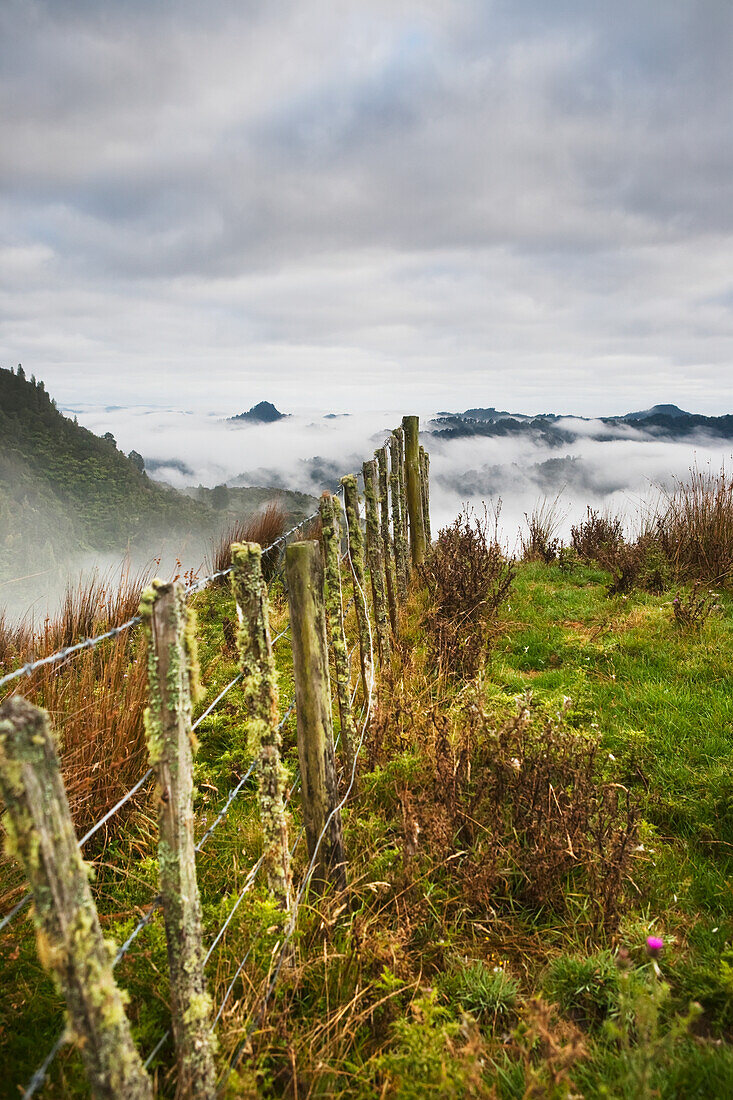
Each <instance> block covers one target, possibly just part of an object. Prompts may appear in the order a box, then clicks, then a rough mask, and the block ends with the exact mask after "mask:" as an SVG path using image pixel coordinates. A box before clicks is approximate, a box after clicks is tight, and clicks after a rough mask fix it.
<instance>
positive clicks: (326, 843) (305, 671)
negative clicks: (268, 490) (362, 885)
mask: <svg viewBox="0 0 733 1100" xmlns="http://www.w3.org/2000/svg"><path fill="white" fill-rule="evenodd" d="M285 576H286V579H287V585H288V602H289V604H290V633H291V635H292V639H293V669H294V672H295V713H296V716H297V720H298V759H299V761H300V774H301V777H302V780H303V817H304V818H305V835H306V840H307V842H308V854H309V855H310V857H311V859H313V858H314V856H315V863H314V883H315V884H316V888H317V889H322V888H323V886H324V885H325V884H326V883H327V882H331V883H332V884H333V885H334V886H335V887H337V888H344V887H345V886H346V861H345V855H344V843H343V834H342V829H341V812H340V810H339V811H336V806H337V805H338V791H337V787H336V762H335V758H334V751H333V721H332V718H331V688H330V683H329V675H328V649H327V644H326V615H325V610H324V602H323V562H322V560H321V551H320V547H319V546H318V544H317V543H315V542H311V541H309V542H292V543H291V544H290V545H289V546H288V548H287V549H286V551H285ZM334 811H336V812H334ZM319 840H320V846H318V845H319ZM317 846H318V851H317V854H316V847H317Z"/></svg>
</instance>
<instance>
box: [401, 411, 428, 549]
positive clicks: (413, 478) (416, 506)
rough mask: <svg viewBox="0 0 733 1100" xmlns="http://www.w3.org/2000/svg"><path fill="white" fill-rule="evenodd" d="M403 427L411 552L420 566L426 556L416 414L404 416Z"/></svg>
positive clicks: (418, 426) (418, 423)
mask: <svg viewBox="0 0 733 1100" xmlns="http://www.w3.org/2000/svg"><path fill="white" fill-rule="evenodd" d="M402 427H403V430H404V433H405V480H406V482H407V514H408V516H409V519H410V554H411V556H412V564H413V566H418V565H420V564H421V563H422V561H423V559H424V558H425V520H424V519H423V510H422V477H421V476H420V421H419V419H418V417H416V416H403V418H402Z"/></svg>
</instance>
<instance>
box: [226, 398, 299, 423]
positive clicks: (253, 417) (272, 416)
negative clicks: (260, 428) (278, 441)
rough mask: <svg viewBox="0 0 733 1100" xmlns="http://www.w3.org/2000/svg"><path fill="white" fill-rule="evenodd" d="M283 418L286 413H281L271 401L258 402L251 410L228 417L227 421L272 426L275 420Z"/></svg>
mask: <svg viewBox="0 0 733 1100" xmlns="http://www.w3.org/2000/svg"><path fill="white" fill-rule="evenodd" d="M285 416H286V413H281V412H280V410H279V409H276V408H275V406H274V405H273V404H272V402H271V401H260V402H259V403H258V404H257V405H253V406H252V408H251V409H248V410H247V412H243V413H239V414H238V415H237V416H230V417H229V421H230V422H236V421H240V422H241V421H244V422H245V423H247V424H274V423H275V421H276V420H284V419H285Z"/></svg>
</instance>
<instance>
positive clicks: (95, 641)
mask: <svg viewBox="0 0 733 1100" xmlns="http://www.w3.org/2000/svg"><path fill="white" fill-rule="evenodd" d="M336 492H337V493H338V492H340V488H339V489H337V490H336ZM318 514H319V513H318V512H317V511H316V512H312V513H311V514H310V515H309V516H306V517H305V519H302V520H300V522H299V523H296V524H295V526H294V527H291V528H290V530H289V531H286V532H285V534H284V535H280V537H279V538H276V539H275V540H274V542H271V543H270V545H269V546H265V547H263V548H262V554H267V553H268V551H270V550H274V549H275V547H276V546H279V544H280V543H281V542H284V541H285V540H286V539H289V538H290V536H291V535H293V534H295V532H296V531H298V530H299V529H300V528H301V527H304V526H305V525H306V523H310V522H311V520H314V519H316V517H317V516H318ZM232 568H233V567H232V566H231V565H230V566H229V567H228V568H227V569H220V570H218V571H217V572H215V573H210V574H209V575H208V576H207V577H202V578H201V579H200V580H197V581H192V582H191V584H188V585H186V587H185V588H184V590H183V591H184V595H186V596H189V595H192V594H193V593H195V592H200V591H201V590H202V589H204V588H206V586H207V585H208V584H210V582H211V581H215V580H218V579H219V578H220V577H227V576H228V575H229V574H230V573H231V571H232ZM142 621H143V620H142V616H141V615H133V617H132V618H131V619H128V620H127V621H126V622H124V623H120V625H119V626H113V627H112V628H111V629H110V630H107V631H105V633H104V634H97V635H95V637H93V638H85V639H84V641H83V642H77V643H76V644H75V645H70V646H65V647H64V648H63V649H59V650H57V651H56V652H55V653H50V654H49V655H48V656H47V657H40V658H39V659H38V660H37V661H29V662H28V663H27V664H25V665H21V667H20V668H16V669H14V670H13V671H12V672H8V673H6V675H5V676H1V677H0V688H3V687H5V685H6V684H9V683H12V681H13V680H17V679H19V678H20V677H21V676H30V675H31V674H32V673H33V672H35V671H36V669H39V668H43V667H44V666H45V665H53V664H58V663H59V661H65V660H66V658H67V657H71V656H72V655H73V654H74V653H81V651H82V650H84V649H94V648H95V647H96V646H98V645H99V644H100V643H101V642H106V641H107V640H108V639H109V638H116V637H117V636H118V635H119V634H123V633H124V632H125V631H126V630H129V629H130V628H131V627H133V626H137V625H138V623H141V622H142Z"/></svg>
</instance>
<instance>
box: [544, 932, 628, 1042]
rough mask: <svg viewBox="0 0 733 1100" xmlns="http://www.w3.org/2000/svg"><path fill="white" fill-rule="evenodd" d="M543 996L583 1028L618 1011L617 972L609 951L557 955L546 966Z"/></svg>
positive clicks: (599, 1021) (600, 1021) (593, 1024)
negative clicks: (586, 954)
mask: <svg viewBox="0 0 733 1100" xmlns="http://www.w3.org/2000/svg"><path fill="white" fill-rule="evenodd" d="M542 987H543V990H544V993H545V994H546V996H547V997H548V998H549V999H550V1000H551V1001H554V1002H555V1003H557V1004H558V1005H559V1006H560V1008H562V1009H563V1011H564V1012H568V1013H570V1015H571V1016H572V1017H573V1018H574V1019H575V1020H576V1021H577V1022H578V1023H580V1024H583V1025H584V1026H598V1025H599V1024H601V1023H602V1022H603V1021H604V1020H606V1019H607V1018H609V1017H610V1016H614V1015H616V1014H618V1011H619V998H620V991H619V969H618V966H617V963H616V959H615V958H614V956H613V955H612V954H611V952H610V951H607V950H606V951H599V952H598V953H597V954H595V955H590V956H572V955H560V956H558V957H557V958H555V959H553V960H552V962H551V963H550V964H549V966H548V968H547V971H546V972H545V975H544V977H543V981H542Z"/></svg>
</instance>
